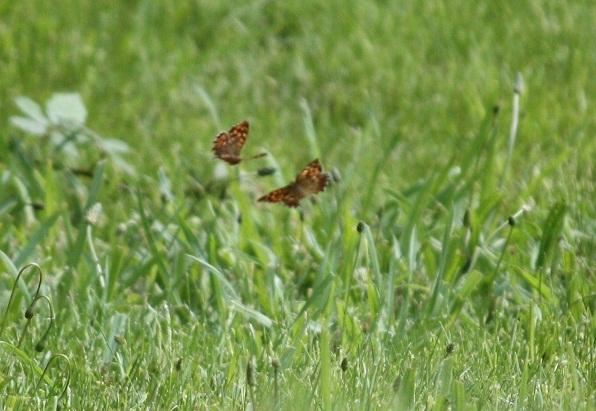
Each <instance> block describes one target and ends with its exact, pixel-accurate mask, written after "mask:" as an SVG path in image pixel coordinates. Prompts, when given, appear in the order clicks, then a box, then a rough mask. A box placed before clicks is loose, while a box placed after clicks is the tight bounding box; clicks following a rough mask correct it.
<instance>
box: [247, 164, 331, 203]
mask: <svg viewBox="0 0 596 411" xmlns="http://www.w3.org/2000/svg"><path fill="white" fill-rule="evenodd" d="M321 170H322V167H321V163H319V160H318V159H315V160H313V161H311V162H310V164H309V165H307V166H306V167H305V168H304V170H302V171H301V172H300V174H298V176H297V177H296V180H295V181H294V182H293V183H292V184H289V185H287V186H285V187H282V188H278V189H277V190H273V191H272V192H270V193H269V194H266V195H264V196H263V197H261V198H259V200H258V201H266V202H269V203H278V202H283V203H284V204H285V205H287V206H288V207H298V206H299V205H300V200H302V199H303V198H304V197H306V196H307V195H309V194H317V193H319V192H321V191H323V190H324V189H325V187H326V186H327V183H328V182H329V175H328V174H327V173H322V172H321Z"/></svg>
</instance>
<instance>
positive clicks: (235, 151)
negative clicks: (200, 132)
mask: <svg viewBox="0 0 596 411" xmlns="http://www.w3.org/2000/svg"><path fill="white" fill-rule="evenodd" d="M247 137H248V121H243V122H242V123H240V124H236V125H235V126H234V127H232V128H231V129H230V131H229V132H227V133H226V132H223V133H219V134H218V135H217V137H216V138H215V140H214V141H213V152H214V153H215V157H217V158H220V159H222V160H223V161H225V162H226V163H229V164H231V165H236V164H238V163H239V162H241V161H242V160H249V159H251V158H258V157H264V156H266V155H267V153H261V154H257V155H256V156H252V157H249V158H244V159H243V158H241V157H240V150H242V147H243V146H244V143H245V142H246V138H247Z"/></svg>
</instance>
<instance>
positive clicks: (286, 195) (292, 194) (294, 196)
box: [257, 183, 302, 207]
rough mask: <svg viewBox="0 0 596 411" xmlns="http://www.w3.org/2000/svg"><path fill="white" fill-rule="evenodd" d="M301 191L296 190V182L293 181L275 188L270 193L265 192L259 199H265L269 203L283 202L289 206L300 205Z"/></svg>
mask: <svg viewBox="0 0 596 411" xmlns="http://www.w3.org/2000/svg"><path fill="white" fill-rule="evenodd" d="M301 198H302V197H300V193H299V192H298V191H297V190H296V188H295V184H294V183H292V184H290V185H287V186H285V187H282V188H278V189H277V190H273V191H272V192H270V193H269V194H265V195H264V196H263V197H261V198H259V199H258V200H257V201H265V202H267V203H279V202H283V203H284V204H285V205H287V206H288V207H298V206H299V205H300V199H301Z"/></svg>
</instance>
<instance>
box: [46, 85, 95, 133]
mask: <svg viewBox="0 0 596 411" xmlns="http://www.w3.org/2000/svg"><path fill="white" fill-rule="evenodd" d="M47 113H48V117H49V119H50V121H51V122H52V123H54V124H61V125H63V126H66V127H68V128H72V129H77V128H80V127H82V126H83V125H85V121H86V120H87V109H86V108H85V104H84V103H83V100H82V99H81V95H80V94H78V93H57V94H54V95H53V96H52V98H50V100H48V102H47Z"/></svg>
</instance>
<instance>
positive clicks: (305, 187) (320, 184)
mask: <svg viewBox="0 0 596 411" xmlns="http://www.w3.org/2000/svg"><path fill="white" fill-rule="evenodd" d="M328 183H329V174H327V173H323V172H322V167H321V163H320V162H319V159H318V158H317V159H314V160H313V161H311V162H310V164H308V165H307V166H306V167H305V168H304V170H302V171H301V172H300V174H298V177H296V181H295V182H294V184H295V185H296V186H297V189H298V190H299V191H300V192H301V193H302V196H303V197H305V196H306V195H308V194H317V193H320V192H321V191H323V190H325V187H326V186H327V184H328Z"/></svg>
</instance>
